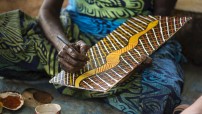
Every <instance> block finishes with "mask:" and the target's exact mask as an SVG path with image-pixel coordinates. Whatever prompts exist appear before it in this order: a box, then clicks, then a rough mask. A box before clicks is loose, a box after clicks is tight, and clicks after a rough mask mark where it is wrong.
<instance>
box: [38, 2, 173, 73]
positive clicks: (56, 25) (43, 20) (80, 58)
mask: <svg viewBox="0 0 202 114" xmlns="http://www.w3.org/2000/svg"><path fill="white" fill-rule="evenodd" d="M176 1H177V0H154V9H155V10H154V15H162V16H165V15H169V14H170V13H171V11H172V9H173V8H174V6H175V3H176ZM63 2H64V0H44V3H43V5H42V7H41V9H40V13H39V23H40V25H41V27H42V29H43V31H44V33H45V35H46V37H47V39H48V40H49V41H50V42H51V43H52V44H53V46H54V47H55V48H56V49H57V51H58V61H59V63H60V65H61V67H62V69H64V70H65V71H67V72H77V71H79V70H80V69H81V68H83V67H84V66H85V64H86V62H87V61H88V59H89V58H88V57H87V56H86V52H87V51H88V49H89V46H88V45H86V44H85V43H84V42H83V41H78V42H76V43H69V42H68V40H67V38H66V36H65V33H64V31H63V27H62V23H61V22H60V19H59V16H60V11H61V8H62V4H63ZM58 35H59V36H61V37H62V38H63V39H64V40H66V42H67V45H66V44H65V43H63V42H62V41H61V40H58V38H57V36H58Z"/></svg>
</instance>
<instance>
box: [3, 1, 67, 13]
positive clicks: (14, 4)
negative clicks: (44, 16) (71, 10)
mask: <svg viewBox="0 0 202 114" xmlns="http://www.w3.org/2000/svg"><path fill="white" fill-rule="evenodd" d="M42 3H43V0H0V13H2V12H7V11H10V10H15V9H21V10H22V11H24V12H26V13H27V14H29V15H31V16H37V15H38V12H39V8H40V7H41V4H42ZM66 5H67V0H65V2H64V5H63V7H65V6H66Z"/></svg>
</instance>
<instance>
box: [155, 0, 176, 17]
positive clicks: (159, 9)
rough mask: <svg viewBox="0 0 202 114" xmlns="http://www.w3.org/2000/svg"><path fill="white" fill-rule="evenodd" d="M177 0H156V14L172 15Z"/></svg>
mask: <svg viewBox="0 0 202 114" xmlns="http://www.w3.org/2000/svg"><path fill="white" fill-rule="evenodd" d="M176 2H177V0H154V15H161V16H168V15H170V14H171V12H172V10H173V9H174V7H175V4H176Z"/></svg>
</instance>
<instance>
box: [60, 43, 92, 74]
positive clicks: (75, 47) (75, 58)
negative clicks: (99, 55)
mask: <svg viewBox="0 0 202 114" xmlns="http://www.w3.org/2000/svg"><path fill="white" fill-rule="evenodd" d="M88 49H89V46H88V45H86V44H85V43H84V42H83V41H78V42H76V43H69V44H68V45H65V46H63V48H62V49H61V51H59V54H58V61H59V63H60V65H61V68H62V69H63V70H65V71H67V72H70V73H74V72H77V71H79V70H80V69H82V68H83V67H84V66H85V64H86V63H87V61H88V60H89V58H88V57H87V56H86V53H87V51H88Z"/></svg>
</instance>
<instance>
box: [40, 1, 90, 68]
mask: <svg viewBox="0 0 202 114" xmlns="http://www.w3.org/2000/svg"><path fill="white" fill-rule="evenodd" d="M63 2H64V0H44V3H43V5H42V7H41V9H40V14H39V23H40V25H41V27H42V29H43V31H44V33H45V35H46V38H47V39H48V40H49V41H51V43H52V44H53V46H54V47H55V48H56V49H57V51H58V61H59V63H60V66H61V67H62V69H64V70H65V71H67V72H77V71H79V70H80V69H81V68H83V67H84V65H85V64H86V62H87V60H88V57H87V56H86V52H87V50H88V49H89V47H88V46H87V45H86V44H85V43H84V42H82V41H78V42H76V43H69V42H68V40H67V38H66V37H65V34H64V31H63V27H62V23H61V22H60V18H59V17H60V11H61V7H62V4H63ZM57 36H60V37H61V38H63V40H66V42H67V44H65V43H63V42H62V41H61V40H59V39H58V38H57Z"/></svg>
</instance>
